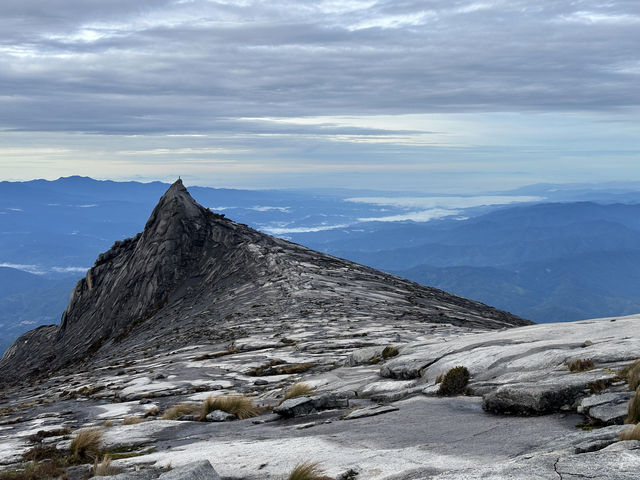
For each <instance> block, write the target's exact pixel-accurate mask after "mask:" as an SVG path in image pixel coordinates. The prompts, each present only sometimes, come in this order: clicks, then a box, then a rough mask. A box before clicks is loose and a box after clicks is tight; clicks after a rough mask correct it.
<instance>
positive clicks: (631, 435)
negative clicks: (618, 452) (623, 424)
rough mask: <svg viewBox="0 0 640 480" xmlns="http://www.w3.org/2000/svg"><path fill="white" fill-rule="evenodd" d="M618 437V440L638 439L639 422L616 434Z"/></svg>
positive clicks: (639, 433) (639, 432) (639, 438)
mask: <svg viewBox="0 0 640 480" xmlns="http://www.w3.org/2000/svg"><path fill="white" fill-rule="evenodd" d="M618 438H619V439H620V440H640V424H638V425H636V426H634V427H632V428H627V429H626V430H623V431H622V432H620V435H618Z"/></svg>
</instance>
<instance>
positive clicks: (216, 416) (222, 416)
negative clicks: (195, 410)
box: [205, 410, 238, 422]
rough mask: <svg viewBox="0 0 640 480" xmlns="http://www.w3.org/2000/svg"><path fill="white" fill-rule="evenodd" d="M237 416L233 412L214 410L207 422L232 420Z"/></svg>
mask: <svg viewBox="0 0 640 480" xmlns="http://www.w3.org/2000/svg"><path fill="white" fill-rule="evenodd" d="M237 418H238V417H236V416H235V415H234V414H233V413H227V412H223V411H222V410H214V411H213V412H211V413H209V414H208V415H207V416H206V417H205V419H206V420H207V422H230V421H231V420H236V419H237Z"/></svg>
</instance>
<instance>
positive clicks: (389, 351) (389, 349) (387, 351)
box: [382, 345, 400, 360]
mask: <svg viewBox="0 0 640 480" xmlns="http://www.w3.org/2000/svg"><path fill="white" fill-rule="evenodd" d="M398 353H400V352H399V351H398V347H394V346H393V345H387V346H386V347H384V349H383V350H382V359H383V360H386V359H387V358H391V357H396V356H397V355H398Z"/></svg>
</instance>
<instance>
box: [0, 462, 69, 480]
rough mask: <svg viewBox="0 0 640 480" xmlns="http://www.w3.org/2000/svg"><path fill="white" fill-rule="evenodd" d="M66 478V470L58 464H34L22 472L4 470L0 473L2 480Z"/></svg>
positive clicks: (27, 466)
mask: <svg viewBox="0 0 640 480" xmlns="http://www.w3.org/2000/svg"><path fill="white" fill-rule="evenodd" d="M59 478H66V477H64V470H62V469H61V468H60V466H59V465H58V464H57V462H43V463H37V462H32V463H29V464H27V465H26V466H25V467H24V468H22V469H20V470H3V471H2V472H0V480H44V479H51V480H54V479H59Z"/></svg>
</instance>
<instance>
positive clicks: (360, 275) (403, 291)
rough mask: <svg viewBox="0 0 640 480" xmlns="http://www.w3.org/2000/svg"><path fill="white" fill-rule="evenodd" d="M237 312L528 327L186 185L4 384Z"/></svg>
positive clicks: (176, 342) (211, 326) (15, 353)
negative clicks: (236, 214)
mask: <svg viewBox="0 0 640 480" xmlns="http://www.w3.org/2000/svg"><path fill="white" fill-rule="evenodd" d="M238 316H243V318H247V317H248V318H255V322H256V323H255V325H256V328H259V327H260V325H261V324H262V323H263V322H270V321H273V322H289V321H291V322H295V320H296V318H300V317H305V318H306V319H307V320H312V321H316V320H317V322H318V325H319V326H326V325H327V324H332V325H333V327H334V328H335V327H336V325H337V324H338V325H339V323H340V322H343V323H344V324H345V325H346V323H348V322H351V321H366V319H375V320H380V319H387V321H389V322H394V321H395V320H399V319H402V320H411V321H418V322H424V323H439V324H450V325H456V326H463V327H468V328H472V329H479V330H485V329H496V328H504V327H510V326H518V325H527V324H529V323H530V322H528V321H526V320H523V319H521V318H518V317H516V316H513V315H511V314H508V313H506V312H502V311H500V310H497V309H494V308H491V307H488V306H486V305H484V304H481V303H479V302H473V301H470V300H467V299H463V298H460V297H456V296H454V295H450V294H448V293H446V292H443V291H441V290H437V289H433V288H429V287H424V286H421V285H418V284H415V283H413V282H409V281H407V280H403V279H400V278H398V277H394V276H392V275H388V274H385V273H382V272H379V271H376V270H374V269H371V268H368V267H364V266H361V265H357V264H355V263H352V262H348V261H346V260H341V259H338V258H335V257H331V256H329V255H325V254H322V253H319V252H315V251H313V250H310V249H307V248H304V247H301V246H299V245H296V244H293V243H291V242H286V241H284V240H280V239H277V238H273V237H270V236H268V235H265V234H263V233H260V232H258V231H256V230H253V229H251V228H249V227H247V226H246V225H242V224H237V223H235V222H233V221H231V220H229V219H226V218H225V217H224V215H218V214H215V213H213V212H211V211H210V210H209V209H207V208H204V207H202V206H201V205H199V204H198V203H197V202H196V201H195V200H194V199H193V198H192V197H191V195H190V194H189V192H188V191H187V189H186V188H185V187H184V185H183V183H182V181H181V180H178V181H176V182H175V183H174V184H173V185H171V187H170V188H169V189H168V190H167V192H166V193H165V194H164V195H163V196H162V197H161V198H160V201H159V202H158V204H157V206H156V207H155V208H154V210H153V212H152V213H151V216H150V217H149V220H148V221H147V223H146V225H145V228H144V230H143V232H141V233H140V234H138V235H136V236H135V237H133V238H130V239H126V240H123V241H118V242H115V244H114V245H113V246H112V248H111V249H110V250H108V251H107V252H105V253H103V254H101V255H99V256H98V258H97V260H96V262H95V264H94V265H93V267H91V269H89V271H88V272H87V275H86V277H85V278H84V279H82V280H81V281H79V282H78V284H77V285H76V287H75V289H74V290H73V292H72V294H71V298H70V301H69V305H68V307H67V309H66V310H65V312H64V314H63V316H62V321H61V324H60V325H59V326H48V327H46V328H42V329H37V330H34V331H31V332H28V333H27V334H25V335H23V336H22V337H20V338H19V339H18V340H17V341H16V342H15V343H14V345H13V346H12V347H10V348H9V349H8V350H7V352H6V353H5V355H4V357H3V358H2V360H0V372H1V373H0V381H4V382H6V381H13V380H16V379H18V378H23V377H24V376H25V375H27V374H36V375H39V374H42V373H43V372H45V371H47V370H50V369H53V368H57V367H60V366H62V365H64V364H68V363H69V362H74V361H78V360H80V359H84V360H87V361H93V360H95V359H96V358H100V356H113V355H125V356H126V355H129V354H135V352H136V351H139V350H140V348H141V346H148V345H149V344H151V343H152V342H155V343H156V344H157V345H159V346H158V347H157V348H166V349H171V348H176V347H179V346H182V345H185V344H190V343H192V342H194V341H203V340H204V339H208V340H209V341H213V340H215V339H219V338H221V337H220V335H222V333H221V332H223V331H226V330H225V328H227V327H229V328H231V327H230V326H229V325H228V324H229V323H230V321H231V320H232V318H234V317H238ZM181 330H182V331H183V332H184V333H183V334H181V335H176V332H178V331H181Z"/></svg>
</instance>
